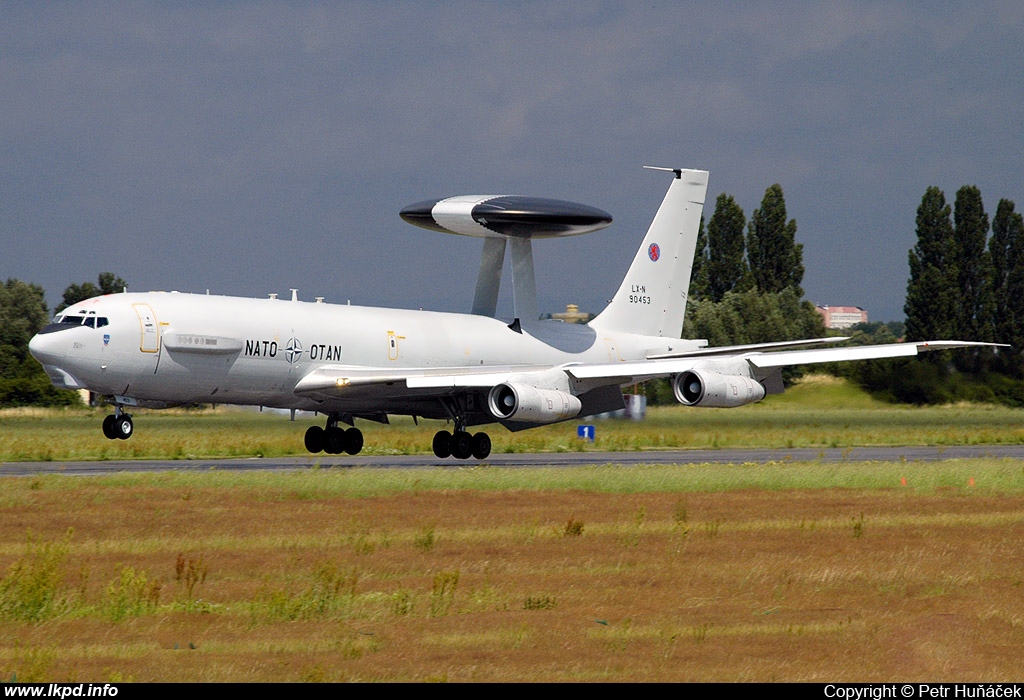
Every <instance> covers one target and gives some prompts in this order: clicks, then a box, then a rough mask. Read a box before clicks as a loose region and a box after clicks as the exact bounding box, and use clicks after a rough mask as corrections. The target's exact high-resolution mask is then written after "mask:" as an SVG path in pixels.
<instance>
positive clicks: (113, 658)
mask: <svg viewBox="0 0 1024 700" xmlns="http://www.w3.org/2000/svg"><path fill="white" fill-rule="evenodd" d="M904 482H906V483H905V484H904ZM1022 542H1024V466H1022V465H1021V464H1020V463H1016V462H1006V461H986V460H975V461H963V462H941V463H930V464H917V463H903V464H856V463H846V464H832V465H824V464H813V463H812V464H792V463H789V464H768V465H725V466H723V465H702V466H692V465H687V466H651V467H636V468H629V469H624V468H616V467H614V466H603V467H594V468H587V469H565V470H522V469H515V470H511V469H510V470H499V469H493V468H488V467H485V466H484V467H474V468H469V467H464V466H463V467H456V466H453V467H451V468H444V469H440V468H438V469H424V470H360V469H348V470H346V469H331V470H306V471H301V472H291V473H271V474H238V473H233V474H228V473H219V472H216V471H212V472H204V473H200V474H195V473H184V472H179V473H166V474H153V475H118V476H105V477H88V478H84V477H65V476H46V477H38V478H34V477H27V478H7V479H3V480H2V481H0V572H2V573H3V578H2V579H0V625H2V629H3V631H4V633H3V635H2V636H0V673H2V674H3V678H4V680H10V679H12V678H13V679H16V680H18V681H101V682H102V681H450V682H459V681H829V682H832V681H894V680H899V681H912V680H921V681H929V682H936V681H1011V680H1017V681H1019V680H1020V677H1021V661H1020V660H1021V656H1022V653H1024V545H1022Z"/></svg>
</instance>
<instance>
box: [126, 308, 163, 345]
mask: <svg viewBox="0 0 1024 700" xmlns="http://www.w3.org/2000/svg"><path fill="white" fill-rule="evenodd" d="M132 307H134V308H135V313H136V314H138V316H139V325H140V327H141V332H142V337H141V338H140V340H139V350H141V351H142V352H160V328H159V327H158V326H157V324H156V316H154V315H153V309H151V308H150V307H149V304H132Z"/></svg>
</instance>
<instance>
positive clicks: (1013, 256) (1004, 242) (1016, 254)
mask: <svg viewBox="0 0 1024 700" xmlns="http://www.w3.org/2000/svg"><path fill="white" fill-rule="evenodd" d="M1014 206H1015V205H1014V203H1013V202H1012V201H1010V200H1009V199H1001V200H999V206H998V207H997V208H996V215H995V218H994V219H993V220H992V237H991V238H990V239H989V242H988V249H989V257H990V259H991V262H992V300H993V304H992V318H993V322H992V327H993V337H992V340H994V341H995V342H997V343H1009V344H1010V345H1012V346H1013V347H1012V348H1010V349H1007V350H1001V351H1000V354H999V358H1000V361H999V365H1001V366H1002V368H1003V369H1004V370H1005V371H1007V372H1009V373H1010V374H1011V375H1012V376H1015V377H1018V378H1020V377H1021V376H1022V374H1024V372H1022V367H1021V361H1020V359H1021V355H1020V353H1021V349H1022V348H1024V217H1022V216H1021V215H1020V214H1019V213H1018V212H1015V211H1014Z"/></svg>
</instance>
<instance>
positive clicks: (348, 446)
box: [344, 428, 363, 455]
mask: <svg viewBox="0 0 1024 700" xmlns="http://www.w3.org/2000/svg"><path fill="white" fill-rule="evenodd" d="M344 449H345V452H347V453H348V454H350V455H357V454H359V451H360V450H362V449H363V433H362V431H361V430H359V428H349V429H348V430H346V431H345V447H344Z"/></svg>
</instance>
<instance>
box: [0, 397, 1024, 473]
mask: <svg viewBox="0 0 1024 700" xmlns="http://www.w3.org/2000/svg"><path fill="white" fill-rule="evenodd" d="M107 412H108V410H99V409H95V410H93V409H86V408H73V409H50V410H38V409H35V410H7V411H0V462H19V461H72V460H123V459H181V460H190V459H205V458H211V457H280V456H289V455H296V456H304V455H306V454H307V453H306V452H305V450H304V449H303V446H302V435H303V432H304V431H305V429H306V428H307V427H308V426H309V425H313V424H322V423H323V421H324V418H323V417H322V416H320V417H314V416H311V415H308V414H300V417H299V419H298V420H296V421H295V422H292V421H289V420H288V417H287V415H280V414H276V413H269V412H267V413H257V412H255V411H246V410H241V409H237V408H231V407H223V406H221V407H217V408H216V409H203V410H187V411H181V410H179V411H164V412H161V411H138V412H136V414H135V426H136V434H135V435H134V436H133V437H132V438H131V439H130V440H127V441H121V440H106V439H105V438H103V436H102V435H101V433H100V422H101V421H102V419H103V416H104V415H105V414H106V413H107ZM1022 419H1024V410H1021V409H1012V408H1007V407H1002V406H994V405H987V404H957V405H950V406H931V407H912V406H890V405H888V404H883V403H880V402H878V401H876V400H874V399H872V398H871V397H870V396H868V395H867V394H865V393H864V392H862V391H860V390H859V389H857V388H856V387H854V386H851V385H849V384H848V383H846V382H843V381H841V380H836V379H832V378H821V377H810V378H808V379H807V380H805V381H804V382H802V383H800V384H798V385H796V386H795V387H793V388H791V389H789V390H787V392H786V393H784V394H781V395H777V396H769V397H768V398H767V399H766V400H765V401H763V402H761V403H759V404H755V405H752V406H745V407H742V408H737V409H700V408H686V407H683V406H663V407H653V408H650V409H649V410H648V414H647V419H646V420H644V421H641V422H634V421H628V420H600V419H582V420H574V421H567V422H565V423H560V424H556V425H548V426H542V427H539V428H535V429H532V430H526V431H522V432H519V433H509V432H508V431H506V430H505V429H504V428H502V427H501V426H498V425H492V426H490V427H487V428H484V429H486V430H487V431H488V432H489V433H490V435H491V438H492V442H493V452H494V453H496V454H500V453H514V452H570V451H636V450H645V449H715V448H726V447H773V448H796V447H853V446H861V445H950V446H951V445H972V444H1019V443H1024V420H1022ZM580 423H594V424H595V425H596V440H595V442H593V443H589V442H585V441H581V440H580V439H578V438H577V437H576V426H577V425H578V424H580ZM359 427H360V429H361V430H363V432H364V434H365V442H366V445H365V447H364V453H365V454H371V455H372V454H429V452H430V442H431V438H432V436H433V434H434V432H436V431H437V430H439V429H441V428H448V429H450V428H451V425H450V424H446V423H443V422H440V421H420V422H419V425H415V424H414V423H413V421H412V420H410V419H407V418H404V417H396V418H393V419H392V424H391V425H378V424H375V423H367V422H362V421H360V422H359Z"/></svg>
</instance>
